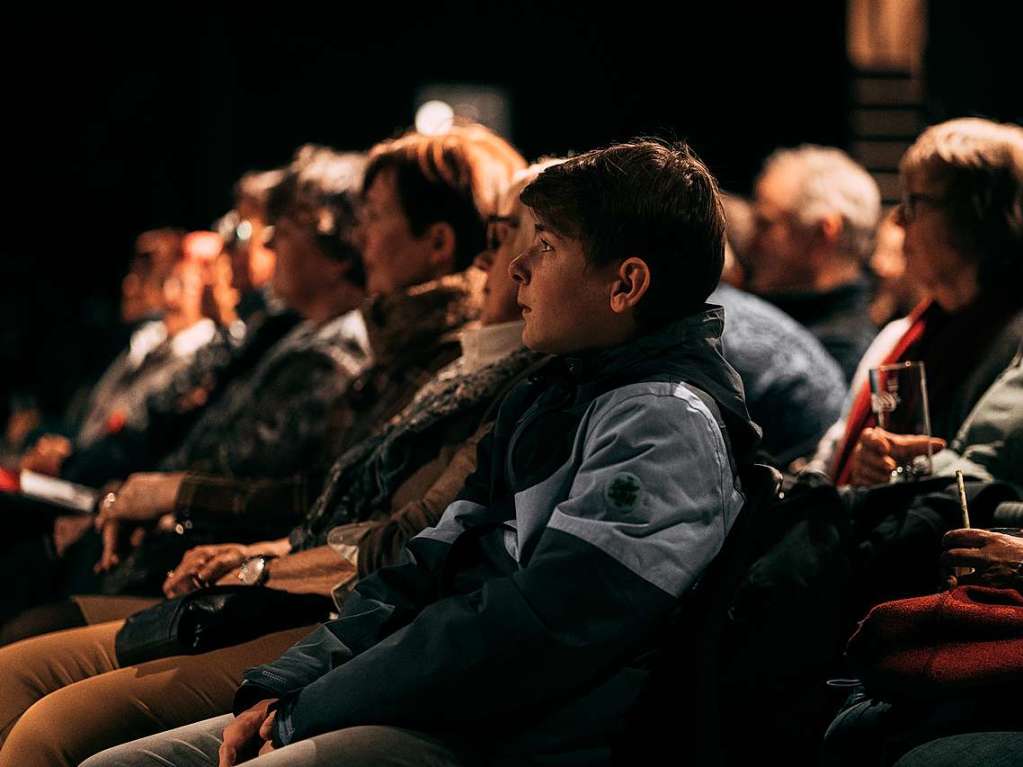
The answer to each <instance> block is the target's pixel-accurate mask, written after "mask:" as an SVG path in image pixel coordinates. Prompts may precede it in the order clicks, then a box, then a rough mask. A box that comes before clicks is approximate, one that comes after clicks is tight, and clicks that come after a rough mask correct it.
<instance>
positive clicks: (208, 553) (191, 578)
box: [163, 543, 258, 599]
mask: <svg viewBox="0 0 1023 767" xmlns="http://www.w3.org/2000/svg"><path fill="white" fill-rule="evenodd" d="M257 553H258V552H254V551H253V550H252V547H250V546H244V545H242V544H240V543H219V544H214V545H210V546H196V547H195V548H194V549H189V550H188V551H186V552H185V556H183V557H182V558H181V563H180V564H179V565H178V566H177V567H175V568H174V569H173V570H171V571H170V572H169V573H167V580H165V581H164V582H163V593H164V594H165V595H166V596H167V598H168V599H173V598H174V597H177V596H181V595H182V594H187V593H189V592H190V591H195V590H196V589H201V588H205V587H206V586H209V585H211V584H214V583H216V582H217V581H218V580H220V579H221V578H223V577H224V576H225V575H227V574H229V573H231V572H233V571H234V570H235V569H237V568H238V567H241V564H242V562H244V561H245V560H246V559H248V558H249V557H251V556H256V554H257Z"/></svg>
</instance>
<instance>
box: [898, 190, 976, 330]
mask: <svg viewBox="0 0 1023 767" xmlns="http://www.w3.org/2000/svg"><path fill="white" fill-rule="evenodd" d="M946 204H947V200H946V197H945V190H944V189H943V188H942V187H941V186H940V185H937V184H933V183H928V179H926V178H923V177H917V176H908V177H906V178H904V179H903V202H902V206H901V210H900V211H899V216H898V223H899V224H900V225H901V226H902V228H903V229H904V230H905V233H906V238H905V242H904V244H903V252H904V253H905V257H906V271H907V272H908V273H909V274H910V275H911V276H912V278H913V279H914V280H916V281H917V282H918V283H919V284H920V285H921V286H922V287H923V288H924V290H925V291H926V292H927V293H928V294H929V295H931V296H932V297H933V298H934V300H935V301H937V302H938V304H939V305H940V306H941V307H942V308H943V309H945V310H946V311H950V312H954V311H957V310H959V309H962V308H963V307H964V306H966V305H967V304H969V303H970V302H971V301H972V300H973V298H974V297H975V296H976V294H977V266H976V264H975V263H974V262H972V261H971V260H970V259H969V258H968V257H967V256H966V255H965V254H963V253H961V252H960V251H959V249H958V248H957V246H956V244H955V242H956V238H955V236H954V233H953V231H952V229H951V228H950V225H949V222H948V218H947V216H946V213H945V205H946Z"/></svg>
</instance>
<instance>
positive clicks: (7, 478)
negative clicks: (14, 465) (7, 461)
mask: <svg viewBox="0 0 1023 767" xmlns="http://www.w3.org/2000/svg"><path fill="white" fill-rule="evenodd" d="M20 489H21V482H20V480H19V479H18V475H17V474H16V473H15V472H13V471H8V470H7V469H0V491H2V492H5V493H16V492H18V490H20Z"/></svg>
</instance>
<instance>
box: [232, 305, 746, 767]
mask: <svg viewBox="0 0 1023 767" xmlns="http://www.w3.org/2000/svg"><path fill="white" fill-rule="evenodd" d="M722 322H723V312H722V310H721V309H720V308H719V307H706V308H705V310H704V311H703V312H701V313H699V314H697V315H694V316H692V317H689V318H687V319H685V320H682V321H679V322H676V323H673V324H671V325H669V326H666V327H664V328H662V329H661V330H660V331H658V332H656V333H652V334H649V335H646V336H642V337H640V338H638V339H636V340H634V341H632V342H630V343H628V344H626V345H623V346H621V347H616V348H613V349H609V350H603V351H601V352H597V353H593V354H588V355H585V356H581V357H578V358H555V359H553V360H552V361H551V362H550V363H549V364H548V365H547V366H545V367H544V368H543V369H541V370H540V371H539V372H538V373H536V374H535V375H534V376H532V377H531V378H530V379H529V380H528V381H526V382H523V383H522V384H520V385H519V386H518V387H516V388H515V389H513V390H512V391H511V392H510V393H509V395H508V396H507V397H506V399H505V401H504V402H503V403H502V406H501V408H500V411H499V413H498V416H497V421H496V423H495V427H494V430H493V431H492V432H491V434H490V435H488V437H487V438H485V439H484V441H483V442H482V443H481V445H480V448H479V454H478V465H477V466H478V467H477V470H476V472H475V473H474V474H473V475H472V476H470V478H469V480H468V481H467V484H466V486H465V488H464V489H463V491H462V493H461V495H460V497H459V498H458V500H456V501H455V502H454V503H453V504H451V506H449V507H448V509H447V510H446V512H445V513H444V515H443V517H442V518H441V520H440V522H439V523H438V525H437V526H436V527H433V528H429V529H427V530H425V531H424V532H422V533H420V534H419V535H418V536H416V537H415V538H413V539H412V540H411V541H410V542H409V544H408V546H407V547H406V549H405V553H404V557H403V562H402V563H400V564H398V565H396V566H394V567H389V568H384V569H382V570H380V571H378V572H377V573H376V574H374V575H372V576H370V577H368V578H366V579H364V580H363V581H361V582H360V583H359V585H358V586H357V587H356V589H355V591H354V592H353V594H352V595H351V596H350V597H349V598H348V600H347V601H346V602H345V604H344V609H343V611H342V613H341V616H340V618H339V619H337V620H334V621H331V622H329V623H327V624H326V625H324V626H322V627H320V628H319V629H317V630H316V631H314V632H313V633H312V634H310V635H309V636H308V637H307V638H306V639H304V640H302V641H301V642H299V643H298V644H296V645H295V646H294V647H293V648H291V649H290V650H289V651H288V652H287V653H285V654H284V655H283V656H282V657H281V658H279V659H278V660H276V661H274V662H272V663H268V664H266V665H263V666H259V667H257V668H254V669H252V670H250V671H249V672H248V673H247V674H246V675H245V681H244V683H243V685H242V687H241V688H240V689H239V691H238V694H237V696H236V701H235V704H236V705H235V708H236V710H242V709H244V708H246V707H248V706H250V705H252V704H253V703H254V702H255V701H257V700H260V699H264V698H268V697H277V698H279V699H280V700H279V702H278V704H277V717H276V720H275V725H274V735H273V739H274V742H275V743H277V744H279V745H283V744H287V743H291V742H294V741H296V740H300V739H304V738H308V737H311V736H313V735H316V734H319V733H323V732H328V731H332V730H338V729H342V728H345V727H351V726H355V725H364V724H379V725H393V726H401V727H409V728H415V729H420V730H427V731H434V732H447V733H453V734H456V735H457V736H458V737H461V738H470V739H472V740H473V741H474V742H476V743H478V744H479V745H480V747H481V748H483V749H484V750H485V751H486V752H487V753H488V754H489V755H490V759H491V761H495V762H502V761H505V760H507V761H509V762H511V761H514V762H515V763H518V764H521V763H530V762H543V763H566V762H567V763H580V764H581V763H586V764H595V763H601V762H605V761H607V759H608V754H609V744H610V740H611V738H612V737H614V736H615V735H616V733H617V732H618V730H620V729H621V726H622V723H623V721H624V717H625V714H626V713H627V712H628V711H629V710H630V709H631V708H632V707H633V706H634V705H635V703H636V700H637V698H638V696H639V693H640V690H641V688H642V687H643V684H644V681H645V678H646V673H647V672H646V671H645V670H644V668H643V664H642V663H641V662H640V659H641V656H643V655H644V654H645V653H648V652H649V651H650V650H651V648H653V647H654V646H655V644H656V641H657V638H658V635H659V633H660V630H661V629H663V627H664V626H665V624H666V621H667V620H668V619H669V616H670V615H671V614H672V612H673V608H674V606H675V605H676V603H677V600H678V598H679V597H680V596H681V595H682V594H683V593H684V592H686V591H687V590H688V589H689V587H690V586H691V585H692V584H693V583H694V581H695V580H696V579H697V578H698V577H699V576H700V574H701V572H702V571H703V570H704V568H705V567H706V566H707V565H708V563H709V562H710V561H711V560H712V559H713V557H714V556H715V555H716V554H717V552H718V551H719V549H720V548H721V545H722V543H723V541H724V539H725V536H726V534H727V533H728V530H729V528H730V526H731V524H732V523H733V521H734V520H735V518H736V516H737V514H738V513H739V511H740V509H741V507H742V504H743V495H742V491H741V488H740V487H739V483H738V480H737V478H736V467H737V466H738V465H740V464H744V463H746V462H748V460H749V456H750V455H751V454H752V451H753V449H754V448H755V446H756V442H757V441H758V439H759V430H758V429H757V427H756V426H755V425H754V424H753V423H752V422H751V421H750V420H749V416H748V415H747V413H746V408H745V404H744V402H743V394H742V384H741V382H740V380H739V377H738V375H737V374H736V373H735V371H734V370H732V368H731V367H730V366H729V365H728V363H727V362H725V360H724V358H723V357H722V356H721V351H720V334H721V329H722Z"/></svg>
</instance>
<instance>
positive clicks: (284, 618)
mask: <svg viewBox="0 0 1023 767" xmlns="http://www.w3.org/2000/svg"><path fill="white" fill-rule="evenodd" d="M333 609H334V603H333V601H332V600H331V599H330V598H328V597H325V596H321V595H319V594H291V593H289V592H287V591H279V590H277V589H268V588H263V587H261V586H240V585H239V586H213V587H211V588H208V589H201V590H199V591H193V592H191V593H189V594H185V595H183V596H180V597H177V598H175V599H170V600H167V601H166V602H161V603H160V604H158V605H154V606H153V607H150V608H148V609H146V610H142V611H141V612H137V613H135V614H134V615H132V616H131V617H130V618H128V620H126V621H125V622H124V625H123V626H122V627H121V630H120V631H118V632H117V639H116V641H115V652H116V654H117V662H118V663H119V664H120V665H121V667H122V668H123V667H125V666H133V665H135V664H138V663H145V662H146V661H151V660H157V659H159V658H168V657H170V656H173V655H196V654H198V653H204V652H209V651H210V650H216V649H219V648H221V647H230V646H231V645H236V644H240V643H242V642H247V641H248V640H250V639H255V638H257V637H260V636H264V635H266V634H271V633H273V632H275V631H282V630H284V629H288V628H297V627H299V626H306V625H309V624H312V623H320V622H322V621H324V620H326V619H327V618H328V616H329V615H330V612H331V610H333Z"/></svg>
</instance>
